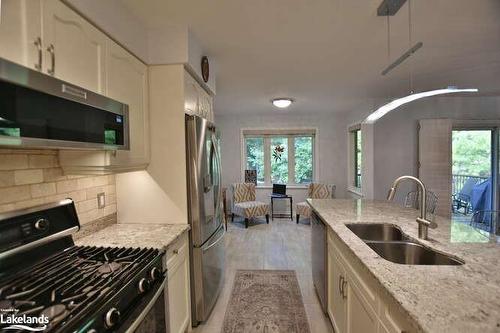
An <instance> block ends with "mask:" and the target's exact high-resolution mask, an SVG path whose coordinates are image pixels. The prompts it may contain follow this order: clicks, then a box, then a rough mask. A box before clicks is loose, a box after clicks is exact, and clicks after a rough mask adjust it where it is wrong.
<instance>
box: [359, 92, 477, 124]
mask: <svg viewBox="0 0 500 333" xmlns="http://www.w3.org/2000/svg"><path fill="white" fill-rule="evenodd" d="M478 91H479V90H478V89H475V88H473V89H459V88H457V87H448V88H445V89H437V90H430V91H423V92H420V93H416V94H411V95H408V96H405V97H402V98H398V99H395V100H393V101H392V102H389V103H387V104H384V105H382V106H381V107H379V108H378V109H377V110H375V111H374V112H373V113H372V114H370V115H369V116H368V117H367V118H366V119H365V121H364V123H366V124H373V123H375V122H376V121H377V120H379V119H380V118H382V117H383V116H385V115H386V114H387V113H389V112H391V111H392V110H394V109H397V108H398V107H400V106H401V105H404V104H408V103H410V102H413V101H415V100H417V99H421V98H425V97H431V96H436V95H445V94H456V93H470V92H478Z"/></svg>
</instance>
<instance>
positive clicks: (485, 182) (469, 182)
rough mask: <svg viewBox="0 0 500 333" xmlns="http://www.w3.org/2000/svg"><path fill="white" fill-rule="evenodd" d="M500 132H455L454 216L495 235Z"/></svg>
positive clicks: (483, 130) (453, 153)
mask: <svg viewBox="0 0 500 333" xmlns="http://www.w3.org/2000/svg"><path fill="white" fill-rule="evenodd" d="M498 142H499V130H498V128H459V129H454V130H453V132H452V214H453V218H454V220H456V221H462V222H464V223H470V224H473V225H474V226H475V227H478V228H480V229H483V230H485V231H488V232H495V231H497V230H496V229H498V226H499V225H500V223H498V218H499V215H500V214H499V213H498V208H499V206H500V202H499V200H500V196H499V195H498V170H499V164H498V163H499V158H498V156H499V145H498Z"/></svg>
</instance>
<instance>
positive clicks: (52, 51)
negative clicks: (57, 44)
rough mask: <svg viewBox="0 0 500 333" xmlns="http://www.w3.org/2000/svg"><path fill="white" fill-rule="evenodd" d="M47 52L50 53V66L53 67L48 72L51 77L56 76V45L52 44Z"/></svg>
mask: <svg viewBox="0 0 500 333" xmlns="http://www.w3.org/2000/svg"><path fill="white" fill-rule="evenodd" d="M47 52H49V53H50V65H51V67H50V68H49V70H48V73H49V74H50V75H54V74H55V73H56V52H55V48H54V44H50V45H49V47H47Z"/></svg>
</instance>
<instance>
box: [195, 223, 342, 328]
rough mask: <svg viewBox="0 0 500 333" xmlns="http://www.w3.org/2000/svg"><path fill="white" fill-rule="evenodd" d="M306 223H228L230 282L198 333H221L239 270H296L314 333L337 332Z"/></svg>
mask: <svg viewBox="0 0 500 333" xmlns="http://www.w3.org/2000/svg"><path fill="white" fill-rule="evenodd" d="M302 223H308V222H307V220H306V221H301V224H298V225H297V224H296V223H295V221H291V220H290V219H276V218H275V219H274V221H270V223H269V225H268V224H266V222H265V220H263V219H262V220H256V221H254V222H253V223H251V224H250V226H249V227H248V229H245V226H244V224H243V221H242V220H239V219H236V218H235V222H234V223H231V222H228V232H227V234H226V237H225V242H226V280H225V283H224V287H223V290H222V292H221V294H220V295H219V299H218V300H217V304H216V305H215V308H214V310H213V312H212V314H211V315H210V318H209V320H208V321H207V322H206V323H204V324H202V325H200V326H198V327H197V328H195V329H193V332H194V333H201V332H203V333H219V332H220V331H221V328H222V322H223V321H224V314H225V312H226V306H227V304H228V301H229V296H230V294H231V290H232V287H233V282H234V276H235V272H236V270H237V269H292V270H295V271H296V272H297V277H298V279H299V284H300V289H301V291H302V297H303V300H304V305H305V308H306V313H307V316H308V320H309V325H310V327H311V332H312V333H328V332H333V329H332V328H331V324H330V322H329V319H328V318H327V317H326V316H325V315H324V314H323V313H322V311H321V308H320V305H319V301H318V298H317V296H316V294H315V291H314V287H313V284H312V276H311V227H310V225H309V224H302Z"/></svg>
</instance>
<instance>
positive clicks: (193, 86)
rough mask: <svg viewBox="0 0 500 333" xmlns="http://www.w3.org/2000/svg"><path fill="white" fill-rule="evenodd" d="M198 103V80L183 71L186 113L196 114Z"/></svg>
mask: <svg viewBox="0 0 500 333" xmlns="http://www.w3.org/2000/svg"><path fill="white" fill-rule="evenodd" d="M199 104H200V101H199V96H198V82H196V80H195V79H193V77H192V76H191V75H189V73H188V72H186V71H184V110H185V112H186V113H188V114H198V111H199Z"/></svg>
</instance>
